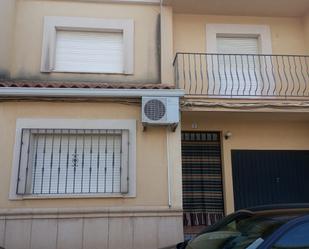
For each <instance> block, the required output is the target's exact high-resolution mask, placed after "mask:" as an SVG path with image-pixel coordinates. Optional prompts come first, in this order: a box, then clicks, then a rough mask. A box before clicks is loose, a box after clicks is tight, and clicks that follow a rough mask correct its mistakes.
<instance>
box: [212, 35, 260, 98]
mask: <svg viewBox="0 0 309 249" xmlns="http://www.w3.org/2000/svg"><path fill="white" fill-rule="evenodd" d="M217 52H218V54H225V55H218V58H217V60H218V65H219V67H218V71H217V72H218V73H217V75H216V76H215V77H216V82H220V85H219V86H216V88H215V89H218V92H216V94H218V95H231V96H237V95H238V96H239V95H244V96H255V95H258V94H260V91H261V86H260V85H261V84H260V82H261V78H260V68H261V67H260V64H259V57H258V56H241V55H242V54H249V55H257V54H259V40H258V37H221V36H219V37H217ZM235 54H236V55H235Z"/></svg>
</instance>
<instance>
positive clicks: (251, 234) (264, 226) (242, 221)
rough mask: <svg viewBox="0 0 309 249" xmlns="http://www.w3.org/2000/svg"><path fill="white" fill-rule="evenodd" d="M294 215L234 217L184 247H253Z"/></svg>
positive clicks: (249, 248) (243, 248)
mask: <svg viewBox="0 0 309 249" xmlns="http://www.w3.org/2000/svg"><path fill="white" fill-rule="evenodd" d="M293 217H295V216H282V215H280V216H274V215H272V216H270V215H268V216H266V215H264V216H262V215H251V216H250V217H248V216H247V217H236V218H235V219H234V220H232V221H230V222H229V223H228V224H224V223H223V224H222V225H221V226H219V227H216V229H214V230H210V231H206V232H204V233H201V234H199V235H198V236H196V237H195V238H194V239H192V240H191V241H190V242H189V243H188V245H187V246H186V247H185V248H186V249H246V248H247V249H255V248H257V247H258V246H259V245H260V244H261V243H262V242H263V241H264V240H265V238H267V236H269V235H270V234H271V233H272V232H273V231H275V230H276V229H278V228H279V227H280V226H282V225H283V224H285V223H286V222H288V221H289V220H291V219H292V218H293Z"/></svg>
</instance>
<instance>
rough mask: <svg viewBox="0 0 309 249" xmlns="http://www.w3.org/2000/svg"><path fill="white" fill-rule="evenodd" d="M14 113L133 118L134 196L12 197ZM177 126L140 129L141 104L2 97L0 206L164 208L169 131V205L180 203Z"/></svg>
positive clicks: (34, 116) (165, 205)
mask: <svg viewBox="0 0 309 249" xmlns="http://www.w3.org/2000/svg"><path fill="white" fill-rule="evenodd" d="M17 118H76V119H78V118H81V119H136V124H137V144H136V148H137V152H136V157H137V165H136V174H137V175H136V178H137V180H136V189H137V192H136V198H91V199H44V200H22V201H10V200H9V199H8V195H9V187H10V176H11V170H12V159H13V147H14V140H15V124H16V120H17ZM179 132H180V128H178V129H177V131H176V132H171V131H170V130H168V129H167V128H165V127H153V128H152V127H149V128H148V129H147V131H146V132H144V131H143V128H142V125H141V122H140V104H121V103H109V102H98V103H83V102H76V103H68V102H65V103H63V102H2V103H1V102H0V138H1V139H0V158H1V161H0V182H1V188H0V208H53V207H57V208H60V207H108V206H118V207H130V206H131V207H132V206H133V207H134V206H148V207H154V208H156V207H167V206H168V204H169V201H168V200H169V198H168V196H169V194H168V193H169V191H168V167H167V164H168V163H167V162H168V158H167V142H168V140H167V134H168V139H169V141H171V142H170V143H173V146H172V145H170V146H171V147H170V148H171V149H169V151H170V152H169V153H170V154H171V157H170V158H169V159H170V167H171V169H170V170H171V173H172V174H175V176H176V177H171V178H170V180H171V184H170V187H171V188H172V190H171V198H170V199H171V200H172V202H171V203H172V207H175V208H181V206H182V203H181V162H180V160H181V158H180V135H179Z"/></svg>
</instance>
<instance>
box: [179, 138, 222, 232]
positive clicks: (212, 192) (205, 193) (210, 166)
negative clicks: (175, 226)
mask: <svg viewBox="0 0 309 249" xmlns="http://www.w3.org/2000/svg"><path fill="white" fill-rule="evenodd" d="M182 177H183V209H184V231H185V235H187V236H190V235H193V234H195V233H197V232H199V231H200V230H201V229H202V228H203V227H205V226H209V225H211V224H213V223H215V222H217V221H218V220H220V219H221V218H222V217H223V216H224V202H223V186H222V163H221V138H220V133H219V132H182Z"/></svg>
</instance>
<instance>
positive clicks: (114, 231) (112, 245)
mask: <svg viewBox="0 0 309 249" xmlns="http://www.w3.org/2000/svg"><path fill="white" fill-rule="evenodd" d="M85 211H86V213H87V214H86V215H81V214H73V213H71V214H70V213H69V214H67V215H62V216H61V215H59V214H57V213H56V214H53V215H51V214H49V215H45V216H44V215H42V214H41V215H21V214H15V215H12V214H9V215H6V216H1V217H0V246H4V247H5V249H42V248H44V249H157V248H162V247H166V246H170V245H174V244H176V243H178V242H180V241H182V240H183V229H182V213H181V212H179V211H168V210H165V211H162V212H153V211H152V212H151V211H144V212H136V211H131V212H118V213H117V212H114V213H112V214H111V213H109V212H95V213H91V212H90V211H87V210H85ZM0 212H1V210H0ZM2 215H3V214H2Z"/></svg>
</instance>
